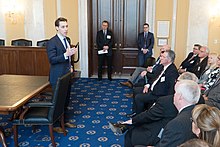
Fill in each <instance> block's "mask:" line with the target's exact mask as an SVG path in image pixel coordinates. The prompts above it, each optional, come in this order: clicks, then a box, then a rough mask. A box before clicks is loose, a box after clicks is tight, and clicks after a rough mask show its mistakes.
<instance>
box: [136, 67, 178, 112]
mask: <svg viewBox="0 0 220 147" xmlns="http://www.w3.org/2000/svg"><path fill="white" fill-rule="evenodd" d="M178 76H179V74H178V71H177V68H176V66H175V65H174V64H173V63H171V64H170V65H169V66H168V68H167V69H166V70H165V71H164V72H163V74H162V76H161V77H160V78H159V80H158V81H157V83H156V84H155V86H154V88H153V91H151V90H150V88H151V87H149V90H150V91H149V92H148V93H143V88H142V87H141V88H140V87H136V88H134V95H135V98H134V99H133V112H136V113H137V114H139V113H141V112H143V111H144V108H145V104H147V103H152V102H154V101H155V100H156V99H157V98H159V97H161V96H166V95H172V94H174V85H175V82H176V79H177V78H178ZM151 83H153V81H152V82H151ZM151 86H152V84H151Z"/></svg>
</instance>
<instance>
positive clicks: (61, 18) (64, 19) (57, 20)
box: [55, 17, 67, 27]
mask: <svg viewBox="0 0 220 147" xmlns="http://www.w3.org/2000/svg"><path fill="white" fill-rule="evenodd" d="M61 21H66V22H67V19H66V18H64V17H59V18H57V19H56V21H55V27H59V25H60V22H61Z"/></svg>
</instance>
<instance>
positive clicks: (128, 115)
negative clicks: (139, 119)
mask: <svg viewBox="0 0 220 147" xmlns="http://www.w3.org/2000/svg"><path fill="white" fill-rule="evenodd" d="M135 115H136V113H135V112H133V113H131V114H127V115H126V116H127V117H129V118H131V117H134V116H135Z"/></svg>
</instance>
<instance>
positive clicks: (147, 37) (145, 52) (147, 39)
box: [138, 23, 154, 67]
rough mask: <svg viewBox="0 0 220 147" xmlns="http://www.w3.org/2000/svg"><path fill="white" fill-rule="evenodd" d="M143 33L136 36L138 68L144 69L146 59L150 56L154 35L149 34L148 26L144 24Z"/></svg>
mask: <svg viewBox="0 0 220 147" xmlns="http://www.w3.org/2000/svg"><path fill="white" fill-rule="evenodd" d="M143 26H144V32H142V33H140V34H139V35H138V66H140V67H144V65H145V62H146V60H147V58H149V57H151V56H152V50H153V47H154V34H153V33H151V32H149V24H148V23H144V25H143Z"/></svg>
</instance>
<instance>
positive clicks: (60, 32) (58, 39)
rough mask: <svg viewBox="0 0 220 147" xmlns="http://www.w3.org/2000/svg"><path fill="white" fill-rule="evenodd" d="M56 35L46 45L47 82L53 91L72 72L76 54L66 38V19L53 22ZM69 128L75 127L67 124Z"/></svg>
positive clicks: (68, 96)
mask: <svg viewBox="0 0 220 147" xmlns="http://www.w3.org/2000/svg"><path fill="white" fill-rule="evenodd" d="M55 28H56V30H57V34H56V35H55V36H54V37H52V38H51V39H50V40H49V41H48V43H47V47H46V48H47V55H48V59H49V62H50V75H49V81H50V84H51V86H52V89H53V91H54V90H55V86H56V83H57V80H58V78H59V77H62V76H63V75H65V74H66V73H68V72H73V69H72V66H71V56H72V55H73V54H75V53H76V51H77V49H76V48H70V42H68V41H70V39H68V38H67V33H68V24H67V19H66V18H63V17H60V18H58V19H57V20H56V21H55ZM70 90H71V85H70V86H69V90H68V94H67V98H66V103H65V108H66V107H67V106H68V104H69V103H68V102H69V98H70ZM67 126H69V127H75V126H72V125H71V124H69V123H67Z"/></svg>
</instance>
